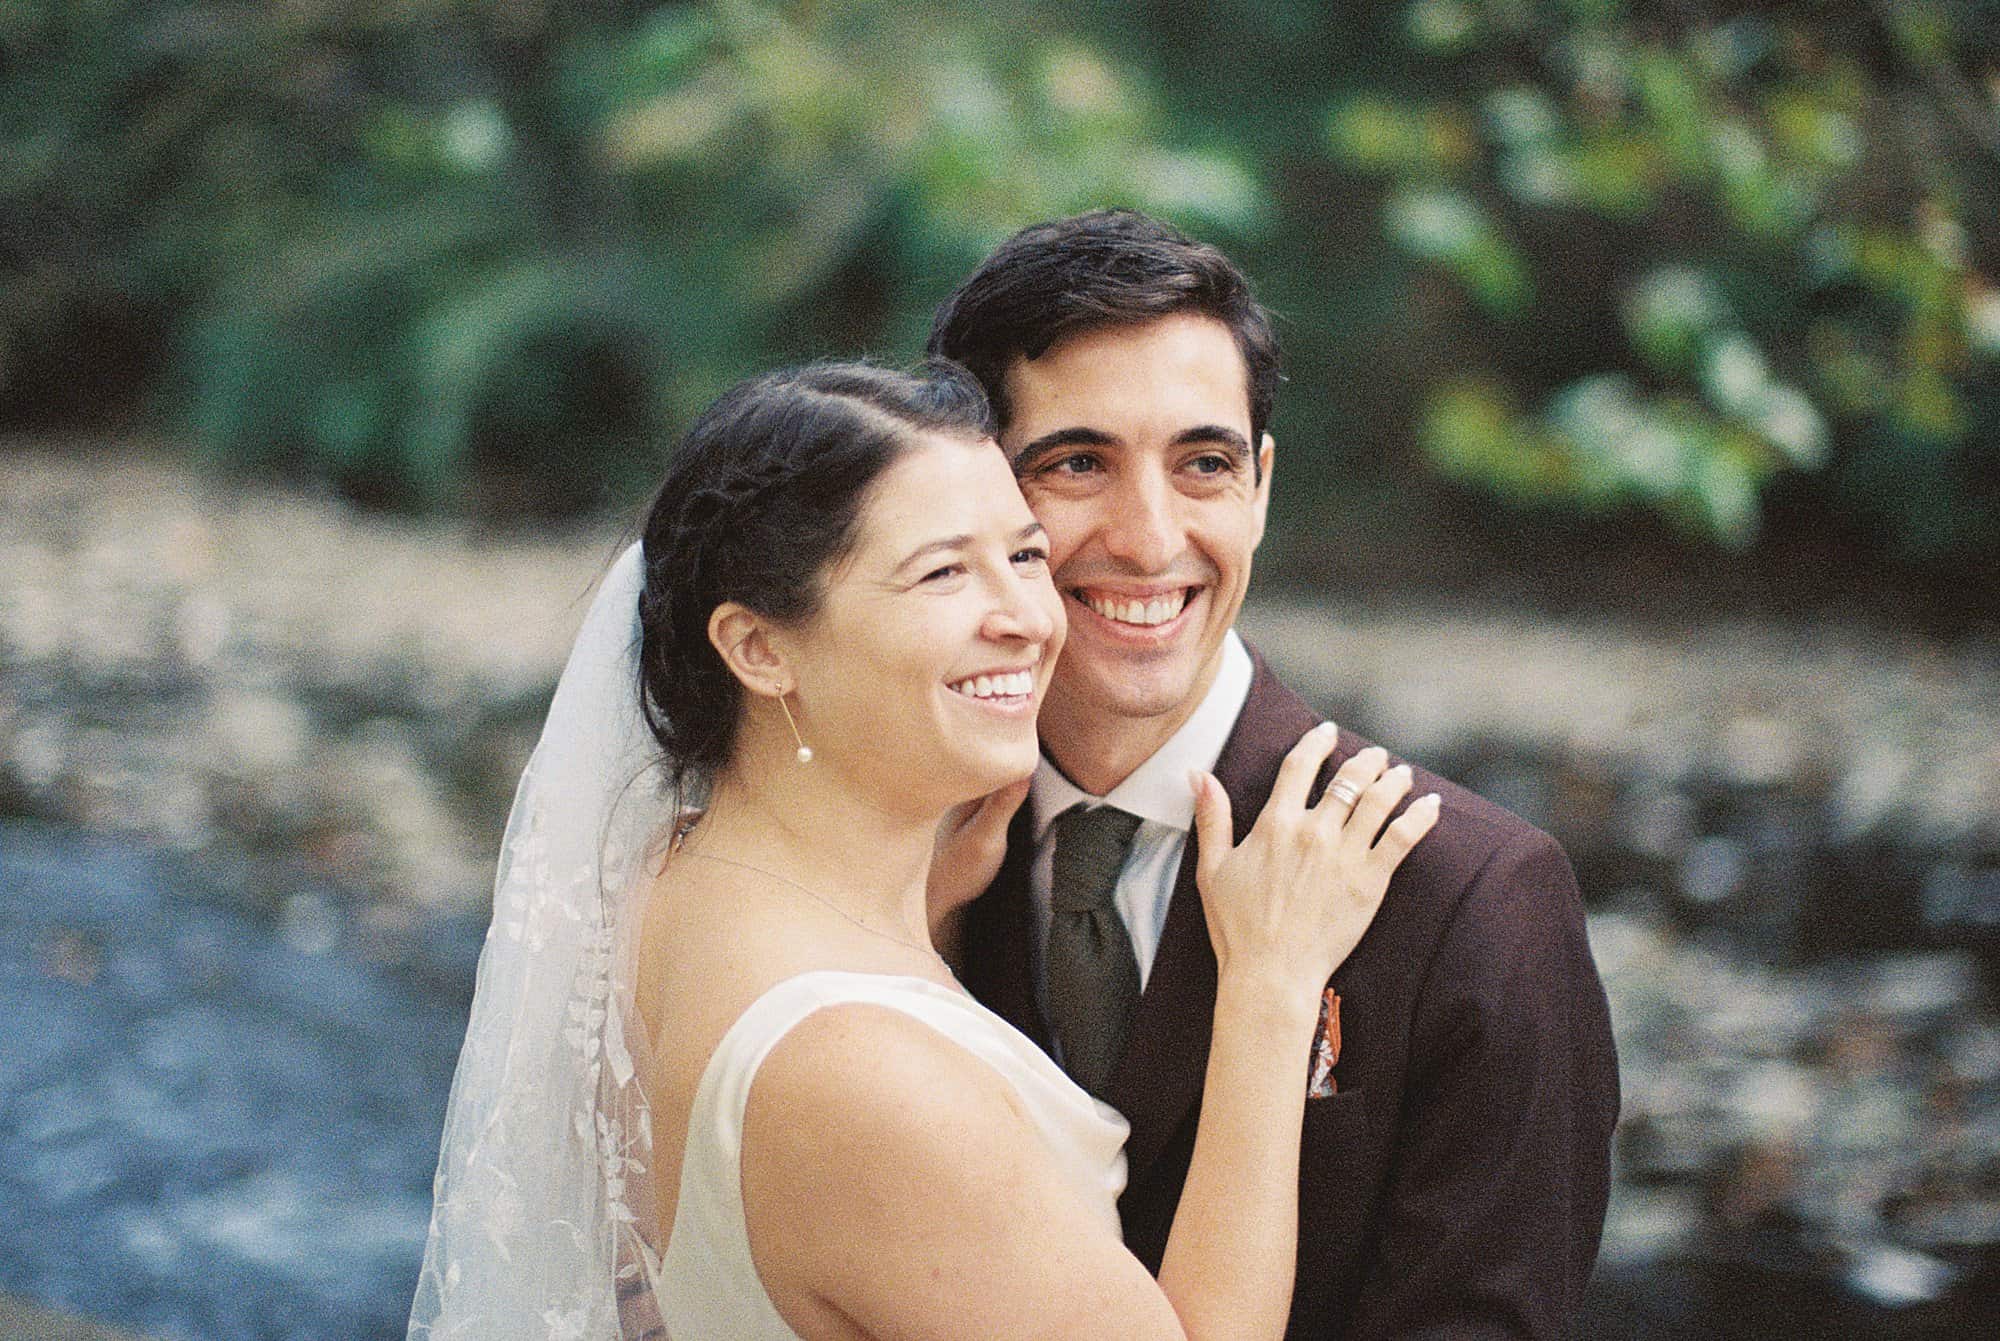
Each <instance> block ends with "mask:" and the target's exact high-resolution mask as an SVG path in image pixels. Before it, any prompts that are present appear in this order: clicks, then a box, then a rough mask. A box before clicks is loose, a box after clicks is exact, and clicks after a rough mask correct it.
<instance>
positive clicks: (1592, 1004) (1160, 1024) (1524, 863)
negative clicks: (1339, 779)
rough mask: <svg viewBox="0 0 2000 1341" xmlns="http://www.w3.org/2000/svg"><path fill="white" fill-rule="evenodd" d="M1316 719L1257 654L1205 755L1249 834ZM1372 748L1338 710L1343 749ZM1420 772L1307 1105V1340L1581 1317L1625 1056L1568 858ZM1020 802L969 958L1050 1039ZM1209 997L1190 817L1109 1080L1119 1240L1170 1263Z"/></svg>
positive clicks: (1301, 1324)
mask: <svg viewBox="0 0 2000 1341" xmlns="http://www.w3.org/2000/svg"><path fill="white" fill-rule="evenodd" d="M1318 720H1319V718H1318V717H1317V716H1316V715H1315V714H1314V713H1313V712H1312V710H1311V709H1309V708H1307V707H1306V705H1305V704H1304V703H1302V702H1301V701H1300V700H1299V699H1298V698H1297V697H1296V696H1295V695H1294V694H1293V693H1292V692H1291V691H1290V690H1288V689H1286V688H1285V687H1284V686H1283V685H1281V684H1280V683H1278V680H1277V678H1276V677H1275V676H1273V675H1272V674H1271V671H1270V669H1269V667H1267V666H1266V665H1265V664H1264V661H1263V659H1262V658H1261V657H1257V658H1256V674H1255V678H1254V679H1253V680H1252V682H1251V686H1250V697H1249V699H1248V701H1247V702H1246V703H1245V705H1244V708H1243V713H1242V716H1241V717H1240V718H1239V719H1238V721H1237V724H1236V728H1235V730H1234V732H1232V733H1231V735H1230V737H1229V741H1228V744H1227V745H1226V746H1225V747H1224V748H1223V751H1222V756H1221V758H1220V759H1219V760H1218V761H1217V764H1216V768H1215V774H1216V777H1217V779H1218V780H1219V781H1220V782H1221V783H1222V785H1223V787H1224V788H1225V789H1226V790H1227V791H1228V793H1229V799H1230V803H1231V806H1232V808H1233V810H1234V816H1235V825H1236V838H1237V841H1239V842H1240V841H1242V839H1243V836H1244V835H1245V834H1246V833H1247V832H1248V831H1249V828H1250V825H1251V824H1252V823H1254V822H1255V820H1256V818H1257V816H1258V814H1259V813H1260V812H1261V811H1262V810H1263V807H1264V802H1265V800H1266V799H1267V798H1268V797H1269V795H1270V790H1271V784H1272V781H1273V779H1274V778H1275V776H1276V773H1277V769H1278V764H1279V762H1280V761H1281V760H1282V759H1283V758H1284V756H1285V752H1286V751H1287V750H1289V749H1290V748H1291V747H1292V745H1293V744H1295V743H1296V742H1297V741H1298V738H1299V736H1300V735H1301V734H1303V733H1304V732H1305V731H1306V729H1307V728H1309V727H1311V726H1313V725H1314V724H1315V723H1316V722H1317V721H1318ZM1367 744H1368V742H1367V741H1365V740H1362V739H1361V738H1359V737H1357V736H1354V735H1351V734H1350V733H1348V732H1345V731H1343V732H1341V736H1340V743H1339V749H1338V750H1337V751H1336V753H1335V755H1334V762H1333V764H1330V765H1329V770H1330V769H1331V768H1332V767H1335V766H1337V765H1338V762H1339V761H1340V760H1342V759H1345V758H1347V757H1348V756H1349V755H1351V754H1353V753H1354V752H1355V751H1357V750H1360V749H1362V748H1364V747H1365V746H1366V745H1367ZM1325 776H1328V774H1323V775H1322V777H1325ZM1428 791H1435V792H1438V793H1439V794H1440V795H1441V797H1442V799H1443V807H1442V813H1441V816H1440V818H1439V820H1438V823H1437V827H1436V828H1435V829H1433V830H1432V832H1431V834H1430V836H1429V837H1428V838H1426V839H1425V840H1424V841H1423V842H1422V843H1421V844H1419V845H1418V847H1417V849H1416V851H1415V852H1413V853H1412V854H1411V855H1410V857H1409V858H1408V859H1407V860H1406V861H1405V862H1404V864H1403V866H1402V868H1401V869H1400V870H1399V871H1398V872H1397V873H1396V876H1395V878H1394V880H1393V881H1392V882H1391V884H1390V886H1389V893H1388V897H1387V898H1386V899H1385V900H1384V902H1383V906H1382V910H1381V912H1380V914H1379V915H1378V916H1377V917H1376V919H1375V922H1374V924H1373V925H1372V926H1371V927H1370V928H1369V930H1368V933H1367V935H1366V936H1364V937H1363V938H1362V940H1361V943H1360V945H1358V946H1357V947H1356V948H1355V950H1354V953H1353V954H1352V955H1350V956H1349V957H1348V959H1347V962H1346V963H1345V964H1343V965H1342V966H1341V967H1340V969H1339V971H1338V972H1336V973H1335V974H1334V976H1333V986H1334V988H1335V989H1336V990H1337V991H1338V992H1339V993H1340V997H1341V1054H1340V1062H1339V1065H1338V1066H1337V1067H1336V1068H1335V1070H1334V1076H1335V1080H1336V1082H1337V1085H1338V1093H1336V1094H1334V1095H1332V1096H1331V1097H1328V1098H1324V1099H1309V1100H1307V1103H1306V1114H1305V1128H1304V1138H1303V1139H1304V1144H1303V1147H1302V1149H1301V1157H1300V1171H1299V1261H1298V1277H1297V1285H1296V1287H1295V1289H1294V1292H1293V1298H1292V1315H1291V1325H1290V1328H1289V1330H1288V1332H1287V1335H1288V1336H1289V1337H1291V1338H1294V1339H1295V1341H1304V1339H1305V1338H1312V1339H1313V1341H1321V1339H1322V1338H1334V1337H1341V1338H1350V1339H1351V1341H1362V1339H1363V1338H1379V1337H1398V1338H1403V1337H1454V1338H1460V1337H1464V1338H1472V1337H1481V1338H1484V1337H1494V1338H1498V1337H1524V1338H1546V1337H1563V1336H1569V1335H1571V1334H1572V1331H1573V1328H1574V1327H1575V1318H1576V1314H1577V1310H1578V1306H1579V1303H1580V1300H1581V1296H1582V1293H1583V1287H1584V1282H1585V1280H1586V1278H1587V1277H1588V1276H1589V1274H1590V1268H1591V1263H1592V1261H1593V1260H1594V1259H1595V1257H1596V1255H1597V1244H1598V1235H1599V1233H1600V1231H1601V1230H1602V1228H1603V1223H1604V1207H1605V1198H1606V1195H1607V1190H1608V1165H1609V1153H1610V1143H1611V1132H1612V1127H1613V1125H1614V1124H1615V1122H1616V1120H1617V1116H1618V1063H1617V1057H1616V1054H1615V1053H1614V1051H1613V1048H1612V1041H1611V1029H1610V1022H1609V1017H1608V1014H1607V1012H1606V1008H1605V999H1604V989H1603V987H1602V985H1601V984H1600V982H1599V980H1598V976H1597V969H1596V966H1595V965H1594V964H1593V963H1592V961H1591V957H1590V947H1589V945H1588V944H1587V943H1586V941H1585V939H1584V923H1583V906H1582V903H1581V900H1580V899H1579V897H1578V894H1577V888H1576V880H1575V877H1574V876H1573V875H1572V874H1571V871H1570V866H1569V862H1568V860H1567V859H1566V858H1565V857H1564V856H1563V853H1562V850H1561V849H1560V848H1558V847H1557V846H1556V844H1555V842H1554V840H1552V839H1551V838H1549V837H1548V835H1546V834H1544V833H1542V832H1541V831H1540V830H1538V829H1536V828H1534V827H1533V826H1531V825H1529V824H1528V823H1526V822H1525V821H1523V820H1521V819H1519V818H1518V817H1516V816H1514V815H1512V814H1510V813H1508V812H1507V811H1505V810H1502V809H1501V808H1500V807H1498V806H1496V805H1493V804H1492V803H1491V802H1488V801H1485V800H1482V799H1480V798H1479V797H1477V796H1475V795H1473V794H1472V793H1471V792H1468V791H1466V790H1465V789H1464V788H1462V787H1459V786H1457V785H1456V784H1454V783H1451V782H1448V781H1446V780H1444V779H1443V778H1440V777H1437V776H1435V775H1433V774H1431V773H1428V772H1426V771H1425V770H1423V769H1421V768H1419V769H1417V770H1416V787H1415V790H1414V791H1413V792H1412V793H1411V795H1412V796H1420V795H1422V794H1423V793H1425V792H1428ZM1026 815H1027V807H1025V806H1024V807H1023V808H1022V814H1021V816H1020V817H1017V819H1016V827H1015V829H1014V832H1013V835H1012V838H1013V841H1012V842H1011V843H1010V844H1009V848H1008V854H1007V861H1006V864H1005V865H1004V866H1003V867H1002V868H1001V871H1000V875H999V877H998V878H997V879H996V880H995V882H994V884H993V886H992V887H991V888H990V889H989V890H987V892H986V893H985V894H984V895H982V896H981V897H980V898H979V899H978V900H977V901H976V902H975V903H974V904H973V905H972V906H971V909H970V910H969V912H968V915H967V920H966V927H965V943H964V945H965V972H964V974H963V977H964V981H965V984H966V986H967V987H968V988H970V989H971V990H972V991H973V993H974V994H975V995H977V996H978V997H979V998H980V999H981V1000H983V1001H985V1002H986V1003H987V1004H988V1005H989V1006H991V1007H993V1008H994V1009H995V1010H997V1011H998V1012H999V1013H1001V1014H1002V1015H1004V1016H1006V1017H1007V1018H1008V1019H1009V1020H1011V1021H1013V1022H1014V1024H1015V1025H1016V1026H1018V1027H1019V1028H1020V1029H1021V1030H1022V1031H1023V1032H1025V1033H1026V1034H1028V1035H1029V1036H1030V1037H1031V1038H1034V1039H1035V1040H1036V1041H1038V1042H1040V1043H1041V1044H1042V1046H1043V1047H1044V1048H1046V1047H1048V1046H1049V1043H1048V1039H1049V1030H1048V1026H1047V1022H1046V1021H1045V1020H1044V1019H1043V1018H1042V1014H1041V1011H1040V1009H1039V1007H1038V1006H1037V1004H1036V992H1035V988H1034V982H1035V976H1034V975H1035V974H1036V972H1037V968H1036V966H1035V965H1034V964H1033V963H1032V962H1031V960H1030V953H1031V951H1030V947H1032V946H1033V945H1034V944H1035V940H1036V938H1035V937H1034V935H1033V933H1032V923H1031V920H1030V919H1031V918H1032V916H1033V913H1032V910H1031V903H1030V898H1029V894H1028V879H1027V872H1028V859H1029V855H1030V851H1031V845H1030V843H1029V842H1028V841H1027V836H1026V835H1027V829H1026V825H1027V819H1026ZM1214 1006H1215V956H1214V953H1213V951H1212V950H1211V948H1210V946H1209V941H1208V933H1207V929H1206V926H1205V924H1204V922H1203V919H1202V911H1201V896H1200V894H1199V892H1198V891H1197V890H1196V888H1195V883H1194V841H1193V839H1192V838H1190V840H1189V846H1188V853H1187V856H1186V858H1185V860H1183V862H1182V864H1181V869H1180V876H1179V879H1178V881H1177V883H1176V884H1175V887H1174V893H1173V898H1172V902H1171V903H1170V904H1169V906H1168V910H1167V921H1166V929H1165V931H1164V933H1163V934H1162V937H1161V940H1160V947H1159V953H1158V956H1157V958H1156V959H1155V960H1154V964H1153V972H1152V975H1151V977H1150V978H1149V980H1148V982H1147V985H1146V990H1145V993H1144V995H1143V996H1142V997H1141V998H1140V1000H1139V1005H1138V1008H1137V1012H1136V1014H1135V1016H1134V1019H1133V1025H1132V1036H1131V1040H1130V1042H1129V1044H1128V1045H1127V1049H1126V1053H1125V1056H1124V1059H1123V1060H1122V1061H1121V1062H1120V1063H1119V1065H1118V1068H1117V1070H1116V1072H1115V1073H1114V1074H1113V1077H1112V1081H1111V1094H1110V1099H1111V1101H1112V1102H1113V1103H1114V1104H1116V1105H1117V1107H1118V1108H1119V1110H1120V1111H1121V1112H1123V1113H1124V1114H1125V1116H1126V1117H1127V1119H1129V1120H1130V1122H1131V1124H1132V1136H1131V1141H1130V1143H1129V1144H1128V1145H1127V1147H1126V1153H1127V1161H1128V1165H1129V1175H1128V1182H1127V1186H1126V1191H1125V1195H1124V1197H1123V1198H1122V1199H1121V1200H1120V1202H1119V1206H1118V1208H1119V1212H1120V1214H1121V1215H1122V1216H1123V1218H1124V1225H1125V1239H1126V1242H1127V1243H1128V1244H1129V1245H1130V1246H1131V1248H1132V1251H1133V1252H1134V1253H1136V1254H1137V1255H1138V1256H1139V1258H1140V1259H1141V1260H1142V1261H1144V1262H1145V1263H1146V1265H1147V1266H1148V1267H1149V1268H1151V1269H1153V1270H1155V1271H1157V1270H1158V1269H1159V1265H1160V1257H1161V1255H1162V1253H1163V1252H1164V1250H1165V1247H1166V1241H1167V1231H1168V1229H1169V1228H1170V1226H1171V1224H1172V1221H1173V1215H1174V1208H1175V1206H1176V1205H1177V1204H1178V1203H1179V1200H1180V1194H1181V1186H1182V1184H1183V1182H1184V1181H1185V1180H1186V1178H1187V1169H1188V1161H1189V1158H1190V1157H1191V1155H1192V1154H1193V1149H1194V1131H1195V1119H1196V1117H1197V1114H1198V1112H1199V1109H1200V1100H1201V1087H1202V1076H1203V1073H1204V1071H1205V1069H1206V1066H1207V1062H1208V1044H1209V1028H1210V1023H1211V1017H1212V1015H1213V1011H1214ZM1307 1061H1308V1059H1307V1057H1306V1056H1305V1054H1304V1053H1303V1052H1301V1054H1300V1056H1299V1066H1300V1067H1301V1068H1304V1067H1305V1066H1306V1065H1307Z"/></svg>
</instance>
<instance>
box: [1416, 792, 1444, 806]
mask: <svg viewBox="0 0 2000 1341" xmlns="http://www.w3.org/2000/svg"><path fill="white" fill-rule="evenodd" d="M1425 801H1428V802H1430V803H1431V804H1432V805H1434V806H1436V805H1443V804H1444V802H1443V800H1442V799H1440V798H1439V796H1438V794H1437V793H1436V792H1425V793H1424V795H1423V797H1422V798H1421V799H1420V800H1419V801H1418V802H1417V804H1418V805H1422V804H1423V803H1424V802H1425Z"/></svg>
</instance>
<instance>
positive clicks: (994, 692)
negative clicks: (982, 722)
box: [952, 671, 1035, 698]
mask: <svg viewBox="0 0 2000 1341" xmlns="http://www.w3.org/2000/svg"><path fill="white" fill-rule="evenodd" d="M952 688H953V689H955V690H957V691H958V692H959V693H961V694H964V695H965V696H966V697H967V698H1022V697H1025V696H1027V695H1029V694H1032V693H1034V692H1035V673H1034V672H1033V671H1010V672H1008V673H1007V674H1005V675H975V676H973V677H971V678H970V679H966V680H960V681H959V682H958V683H956V684H954V685H953V686H952Z"/></svg>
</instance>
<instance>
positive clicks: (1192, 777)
mask: <svg viewBox="0 0 2000 1341" xmlns="http://www.w3.org/2000/svg"><path fill="white" fill-rule="evenodd" d="M1207 776H1208V775H1207V774H1206V773H1204V772H1202V771H1201V770H1200V769H1199V768H1190V769H1189V770H1188V787H1189V788H1190V789H1191V790H1192V791H1193V792H1194V794H1195V796H1196V797H1197V798H1199V797H1200V796H1201V784H1202V780H1203V779H1204V778H1206V777H1207Z"/></svg>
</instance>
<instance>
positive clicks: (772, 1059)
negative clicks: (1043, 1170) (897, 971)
mask: <svg viewBox="0 0 2000 1341" xmlns="http://www.w3.org/2000/svg"><path fill="white" fill-rule="evenodd" d="M743 1131H744V1146H745V1163H746V1168H747V1166H748V1164H749V1162H750V1159H751V1155H752V1152H753V1151H754V1152H755V1154H756V1157H757V1159H758V1160H759V1161H760V1162H763V1161H775V1162H782V1163H785V1164H787V1165H791V1166H793V1167H792V1171H793V1172H795V1173H805V1172H808V1171H809V1168H808V1166H810V1165H813V1164H820V1163H822V1162H824V1161H828V1160H832V1161H834V1162H835V1163H834V1165H833V1167H835V1168H839V1169H840V1170H841V1172H842V1174H843V1176H842V1177H840V1178H837V1179H833V1180H827V1181H816V1183H815V1186H820V1187H828V1188H831V1189H834V1190H835V1191H836V1192H837V1190H838V1188H839V1187H840V1186H842V1185H844V1184H846V1183H849V1182H851V1181H853V1179H854V1177H855V1176H856V1175H866V1174H868V1173H869V1171H868V1170H854V1169H851V1168H846V1167H844V1166H841V1165H839V1164H838V1161H839V1160H840V1159H842V1158H843V1157H845V1156H847V1155H850V1154H852V1153H854V1152H856V1151H866V1152H867V1153H868V1154H869V1156H870V1160H869V1162H870V1164H871V1165H872V1166H874V1167H875V1168H878V1169H887V1168H890V1167H901V1166H908V1165H911V1164H916V1163H922V1162H924V1161H926V1160H934V1159H937V1158H939V1157H940V1156H941V1155H945V1154H948V1153H949V1152H954V1151H962V1150H964V1149H965V1148H966V1142H967V1141H978V1142H980V1143H983V1144H988V1145H1005V1144H1009V1143H1011V1142H1014V1141H1016V1140H1030V1139H1032V1131H1031V1129H1030V1128H1029V1127H1028V1125H1027V1123H1026V1120H1025V1117H1024V1115H1023V1114H1022V1112H1021V1111H1020V1108H1019V1101H1018V1100H1017V1099H1016V1097H1015V1095H1014V1092H1013V1090H1012V1088H1011V1087H1010V1086H1009V1085H1008V1084H1007V1083H1006V1082H1005V1081H1004V1080H1002V1079H1001V1077H1000V1076H999V1074H998V1073H996V1072H995V1071H993V1069H992V1068H991V1067H989V1066H987V1065H986V1064H985V1063H984V1062H982V1061H980V1060H979V1059H978V1058H977V1057H975V1056H973V1054H972V1053H970V1052H968V1051H967V1050H966V1049H965V1048H964V1047H962V1046H960V1045H959V1044H958V1043H956V1042H954V1041H953V1040H952V1039H951V1038H949V1037H948V1036H946V1035H945V1034H943V1033H941V1032H940V1031H939V1030H937V1029H935V1028H933V1027H931V1026H930V1025H928V1024H925V1023H924V1022H922V1021H921V1020H918V1019H916V1018H914V1017H913V1016H911V1015H909V1014H908V1013H906V1012H904V1011H901V1010H898V1009H896V1008H895V1007H893V1006H885V1005H880V1004H876V1003H873V1002H865V1001H857V1002H844V1003H840V1004H835V1005H828V1006H823V1007H821V1008H820V1009H818V1010H816V1011H814V1012H813V1013H812V1014H810V1015H808V1016H807V1017H806V1018H805V1019H803V1020H801V1021H800V1022H799V1023H798V1024H796V1025H794V1026H793V1027H792V1029H791V1030H790V1031H788V1032H787V1033H786V1034H785V1036H784V1037H783V1038H782V1039H780V1040H779V1041H778V1043H777V1044H776V1045H775V1046H774V1047H773V1048H772V1049H771V1052H770V1054H769V1055H768V1056H767V1057H766V1058H765V1060H764V1063H763V1065H762V1066H761V1067H759V1068H758V1071H757V1077H756V1080H755V1081H754V1082H753V1083H752V1085H751V1089H750V1099H749V1106H748V1108H747V1110H746V1111H745V1113H744V1119H743ZM951 1162H952V1163H953V1164H956V1163H958V1162H959V1161H958V1160H956V1159H953V1160H952V1161H951Z"/></svg>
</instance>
